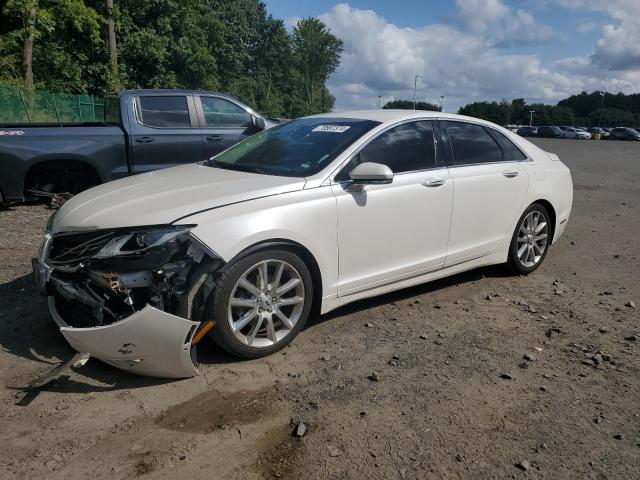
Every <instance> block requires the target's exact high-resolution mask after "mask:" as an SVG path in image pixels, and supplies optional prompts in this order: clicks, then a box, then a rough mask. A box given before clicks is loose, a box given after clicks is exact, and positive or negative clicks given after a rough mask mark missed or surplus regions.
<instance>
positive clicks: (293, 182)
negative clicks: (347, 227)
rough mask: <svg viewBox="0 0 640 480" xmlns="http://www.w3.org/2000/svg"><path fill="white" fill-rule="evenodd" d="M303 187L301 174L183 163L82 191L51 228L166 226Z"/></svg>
mask: <svg viewBox="0 0 640 480" xmlns="http://www.w3.org/2000/svg"><path fill="white" fill-rule="evenodd" d="M304 185H305V180H304V179H303V178H291V177H278V176H272V175H259V174H255V173H246V172H238V171H233V170H223V169H220V168H212V167H207V166H204V165H201V164H190V165H182V166H179V167H174V168H168V169H165V170H157V171H154V172H149V173H145V174H142V175H134V176H131V177H127V178H123V179H120V180H116V181H113V182H109V183H105V184H102V185H99V186H97V187H94V188H91V189H89V190H87V191H85V192H82V193H80V194H78V195H76V196H75V197H73V198H71V199H70V200H69V201H67V202H66V203H65V204H64V205H63V206H62V207H61V208H60V210H58V212H57V213H56V215H55V217H54V218H53V220H52V222H51V224H50V225H49V231H50V232H51V233H57V232H62V231H67V232H68V231H82V230H94V229H100V228H117V227H130V226H140V225H160V224H168V223H171V222H174V221H175V220H177V219H179V218H182V217H185V216H188V215H191V214H194V213H196V212H200V211H202V210H207V209H211V208H217V207H221V206H224V205H229V204H231V203H238V202H244V201H247V200H253V199H256V198H260V197H266V196H269V195H276V194H280V193H287V192H292V191H296V190H301V189H302V188H304Z"/></svg>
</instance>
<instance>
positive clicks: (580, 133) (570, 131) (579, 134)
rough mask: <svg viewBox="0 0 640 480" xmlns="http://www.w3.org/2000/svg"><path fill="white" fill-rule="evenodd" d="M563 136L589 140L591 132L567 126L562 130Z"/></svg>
mask: <svg viewBox="0 0 640 480" xmlns="http://www.w3.org/2000/svg"><path fill="white" fill-rule="evenodd" d="M562 137H563V138H573V139H576V140H591V134H590V133H589V132H585V131H584V130H578V129H577V128H573V127H569V128H567V129H566V130H563V131H562Z"/></svg>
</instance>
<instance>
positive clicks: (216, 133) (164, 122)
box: [0, 90, 277, 205]
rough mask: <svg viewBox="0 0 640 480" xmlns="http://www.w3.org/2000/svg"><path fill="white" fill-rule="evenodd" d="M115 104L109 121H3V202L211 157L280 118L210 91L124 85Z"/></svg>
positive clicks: (0, 168) (0, 194) (0, 134)
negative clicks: (268, 117)
mask: <svg viewBox="0 0 640 480" xmlns="http://www.w3.org/2000/svg"><path fill="white" fill-rule="evenodd" d="M116 102H117V103H116ZM111 111H112V112H113V111H115V114H112V115H107V116H106V118H109V117H112V119H111V120H105V122H104V123H92V124H62V125H59V124H51V125H49V124H47V125H33V124H30V125H17V124H8V125H0V205H2V204H10V203H16V202H22V201H25V200H29V199H32V198H34V197H37V195H38V194H37V193H36V192H49V193H59V192H67V193H72V194H73V193H77V192H79V191H81V190H84V189H86V188H89V187H92V186H94V185H97V184H99V183H103V182H108V181H110V180H115V179H117V178H121V177H125V176H127V175H135V174H137V173H144V172H148V171H150V170H158V169H160V168H167V167H172V166H174V165H179V164H182V163H192V162H197V161H200V160H204V159H206V158H209V157H212V156H214V155H216V154H218V153H219V152H221V151H222V150H225V149H227V148H229V147H230V146H232V145H234V144H235V143H237V142H239V141H240V140H242V139H244V138H246V137H247V136H249V135H253V134H254V133H256V132H257V131H259V130H263V129H265V128H269V127H271V126H273V125H274V124H276V123H277V121H273V120H270V119H265V118H264V117H262V116H260V115H259V114H257V113H256V112H254V111H253V110H252V109H251V108H249V107H247V106H246V105H243V104H242V103H240V102H239V101H238V100H236V99H234V98H233V97H230V96H227V95H223V94H220V93H213V92H203V91H186V90H137V91H136V90H129V91H123V92H121V93H120V94H119V96H118V98H117V99H113V107H112V108H111Z"/></svg>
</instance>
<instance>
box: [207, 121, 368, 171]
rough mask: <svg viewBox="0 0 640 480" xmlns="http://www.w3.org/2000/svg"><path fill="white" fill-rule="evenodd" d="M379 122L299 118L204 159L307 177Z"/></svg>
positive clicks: (213, 163)
mask: <svg viewBox="0 0 640 480" xmlns="http://www.w3.org/2000/svg"><path fill="white" fill-rule="evenodd" d="M376 125H379V122H374V121H371V120H358V119H348V118H320V117H318V118H301V119H299V120H293V121H291V122H288V123H284V124H282V125H278V126H276V127H273V128H270V129H268V130H264V131H262V132H260V133H258V134H256V135H253V136H252V137H249V138H247V139H246V140H244V141H242V142H240V143H238V144H236V145H235V146H233V147H231V148H229V149H228V150H225V151H224V152H222V153H220V154H219V155H217V156H215V157H213V158H211V159H209V160H207V161H206V162H204V164H205V165H208V166H210V167H217V168H225V169H229V170H240V171H244V172H252V173H262V174H266V175H281V176H286V177H307V176H310V175H314V174H316V173H318V172H319V171H321V170H322V169H323V168H325V167H326V166H327V165H328V164H329V163H331V162H332V161H333V160H334V159H335V158H336V157H337V156H338V155H339V154H340V153H341V152H343V151H344V150H345V149H346V148H347V147H348V146H349V145H351V144H352V143H353V142H355V141H356V140H357V139H358V138H360V137H361V136H362V135H363V134H365V133H366V132H368V131H369V130H371V129H372V128H373V127H375V126H376Z"/></svg>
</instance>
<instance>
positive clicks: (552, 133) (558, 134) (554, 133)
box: [538, 127, 564, 138]
mask: <svg viewBox="0 0 640 480" xmlns="http://www.w3.org/2000/svg"><path fill="white" fill-rule="evenodd" d="M563 135H564V133H563V131H562V130H561V129H560V127H538V136H539V137H545V138H563Z"/></svg>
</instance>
